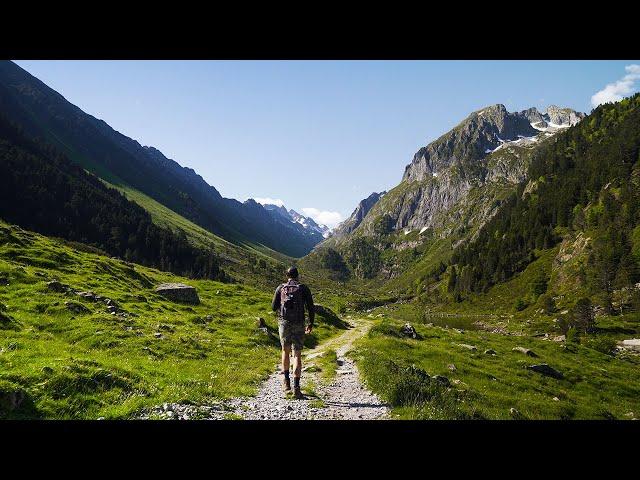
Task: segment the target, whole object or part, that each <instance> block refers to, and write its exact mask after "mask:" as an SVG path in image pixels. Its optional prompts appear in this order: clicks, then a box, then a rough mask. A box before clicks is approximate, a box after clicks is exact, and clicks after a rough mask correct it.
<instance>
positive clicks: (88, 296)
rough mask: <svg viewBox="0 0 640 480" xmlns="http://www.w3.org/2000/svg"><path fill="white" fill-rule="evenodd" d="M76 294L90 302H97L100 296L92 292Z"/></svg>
mask: <svg viewBox="0 0 640 480" xmlns="http://www.w3.org/2000/svg"><path fill="white" fill-rule="evenodd" d="M78 296H79V297H82V298H84V299H85V300H89V301H90V302H97V301H98V300H100V298H101V297H99V296H98V295H96V294H95V293H93V292H78Z"/></svg>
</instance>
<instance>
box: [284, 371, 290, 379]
mask: <svg viewBox="0 0 640 480" xmlns="http://www.w3.org/2000/svg"><path fill="white" fill-rule="evenodd" d="M284 378H285V380H287V381H289V370H285V371H284Z"/></svg>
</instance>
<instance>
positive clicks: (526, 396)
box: [0, 62, 640, 420]
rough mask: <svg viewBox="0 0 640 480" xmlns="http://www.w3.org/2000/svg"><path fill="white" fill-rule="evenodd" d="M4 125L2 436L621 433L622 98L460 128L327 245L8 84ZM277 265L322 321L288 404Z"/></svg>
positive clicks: (24, 82) (285, 214)
mask: <svg viewBox="0 0 640 480" xmlns="http://www.w3.org/2000/svg"><path fill="white" fill-rule="evenodd" d="M0 107H1V111H0V174H1V175H0V177H1V178H0V187H1V188H0V418H6V419H184V420H189V419H191V420H194V419H201V420H205V419H292V420H294V419H311V418H316V419H348V420H358V419H365V420H366V419H414V420H435V419H446V420H473V419H479V420H489V419H490V420H506V419H515V420H525V419H529V420H540V419H554V420H570V419H619V420H624V419H629V420H631V419H637V418H638V416H639V415H640V380H639V378H640V347H638V345H640V341H638V340H637V339H638V338H640V94H635V95H633V96H630V97H628V98H624V99H622V100H620V101H618V102H616V103H607V104H603V105H600V106H598V107H597V108H595V109H594V110H593V111H592V112H591V113H589V114H585V113H581V112H577V111H574V110H572V109H570V108H564V107H558V106H553V105H552V106H549V107H548V108H547V109H546V110H545V111H538V109H536V108H529V109H526V110H522V111H517V112H509V111H508V110H507V109H506V107H505V106H504V105H501V104H494V105H489V106H486V107H484V108H482V109H480V110H477V111H475V112H472V113H470V114H469V115H468V116H467V117H466V118H464V119H463V120H462V121H461V122H460V123H459V124H458V125H456V126H455V127H454V128H453V129H451V130H450V131H448V132H445V133H444V134H442V135H441V136H440V137H438V138H436V139H435V140H433V141H431V142H430V143H428V144H427V145H425V146H423V147H421V148H419V149H418V150H417V152H416V153H415V155H414V156H413V158H412V159H411V161H410V162H409V163H408V164H407V166H406V168H405V170H404V174H403V175H402V179H401V180H400V182H399V183H398V184H397V185H396V186H395V187H393V188H391V189H389V190H388V191H383V192H379V193H378V192H375V193H371V194H370V195H369V196H367V197H366V198H364V199H363V200H362V201H361V202H360V203H359V204H358V205H357V206H356V208H355V209H354V210H353V213H352V215H351V216H350V217H349V218H347V219H346V220H344V221H343V222H342V223H341V224H340V225H338V226H337V227H336V228H334V229H332V230H330V229H329V228H328V227H326V226H325V225H321V224H320V223H319V222H316V221H314V220H313V219H312V218H310V217H304V216H303V215H300V214H299V213H297V212H296V211H294V210H292V209H288V208H286V207H284V206H282V205H270V204H264V205H263V204H260V203H258V202H257V201H256V200H253V199H249V200H246V201H245V202H239V201H237V200H234V199H228V198H223V197H222V196H221V195H220V194H219V192H218V191H217V190H216V188H215V187H213V186H211V185H209V184H207V183H206V182H205V181H204V179H203V178H202V177H200V175H198V174H197V173H196V172H195V171H193V170H191V169H189V168H184V167H182V166H181V165H180V164H179V163H178V162H176V161H174V160H171V159H169V158H167V157H165V156H164V154H162V153H161V152H160V151H159V150H157V149H155V148H153V147H145V146H142V145H140V144H139V143H138V142H137V141H135V140H133V139H131V138H129V137H126V136H124V135H123V134H121V133H119V132H117V131H116V130H114V129H113V128H111V127H110V126H109V125H107V124H106V123H105V122H103V121H101V120H98V119H96V118H94V117H92V116H91V115H88V114H86V113H84V112H83V111H82V110H80V109H79V108H78V107H76V106H74V105H72V104H71V103H69V102H67V101H66V100H65V99H64V98H63V97H62V96H61V95H59V94H58V93H57V92H55V91H54V90H52V89H50V88H49V87H48V86H46V85H45V84H44V83H42V82H40V81H39V80H38V79H36V78H35V77H32V76H30V75H29V74H28V73H27V72H26V71H24V70H22V69H20V68H19V67H18V66H17V65H15V64H13V63H12V62H2V63H1V64H0ZM398 173H402V172H398ZM301 211H302V210H301ZM304 211H306V210H304ZM289 265H296V266H297V267H298V268H299V269H300V272H301V275H302V281H303V282H304V283H306V284H307V285H309V287H310V288H311V291H312V292H313V295H314V299H315V302H316V304H317V308H316V313H317V315H316V328H315V329H314V330H313V333H312V334H311V335H308V336H306V338H305V360H304V366H305V370H304V373H303V377H302V378H303V381H302V384H303V386H302V390H303V392H304V393H305V394H306V396H307V398H306V399H305V400H293V399H291V398H288V397H285V396H283V395H282V392H280V391H279V380H280V374H279V372H278V370H277V369H276V370H275V371H274V366H276V363H277V362H278V358H279V352H280V344H279V339H278V330H277V320H276V317H275V315H274V313H273V312H271V310H270V302H271V296H272V295H273V290H274V289H275V287H276V286H277V285H278V284H279V283H281V282H282V281H283V280H284V278H283V275H284V271H285V269H286V268H287V267H288V266H289ZM165 283H179V284H186V285H188V286H191V287H194V288H195V291H196V292H197V296H198V299H199V300H198V302H195V303H185V302H180V301H176V300H175V299H173V300H172V299H171V298H168V297H166V296H163V295H161V293H159V292H157V291H156V288H157V287H158V286H159V285H161V284H165ZM276 368H277V367H276Z"/></svg>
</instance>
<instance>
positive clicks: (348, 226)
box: [332, 192, 387, 237]
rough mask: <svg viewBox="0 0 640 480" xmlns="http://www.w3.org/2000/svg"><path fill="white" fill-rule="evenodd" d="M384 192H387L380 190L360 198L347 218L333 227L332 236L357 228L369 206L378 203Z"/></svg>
mask: <svg viewBox="0 0 640 480" xmlns="http://www.w3.org/2000/svg"><path fill="white" fill-rule="evenodd" d="M385 193H387V192H380V193H376V192H373V193H372V194H371V195H369V196H368V197H367V198H365V199H363V200H361V201H360V203H358V206H357V207H356V208H355V210H354V211H353V213H352V214H351V215H350V216H349V218H347V219H346V220H345V221H344V222H342V223H341V224H340V225H338V226H337V227H336V228H335V230H334V231H333V234H332V236H333V237H341V236H344V235H348V234H349V233H351V232H353V231H354V230H355V229H356V228H358V225H360V223H362V220H364V217H365V216H366V215H367V213H369V211H370V210H371V208H372V207H373V206H374V205H375V204H376V203H378V200H380V198H382V197H383V196H384V194H385Z"/></svg>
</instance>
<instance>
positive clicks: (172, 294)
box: [156, 283, 200, 305]
mask: <svg viewBox="0 0 640 480" xmlns="http://www.w3.org/2000/svg"><path fill="white" fill-rule="evenodd" d="M156 293H159V294H160V295H162V296H163V297H166V298H168V299H169V300H173V301H175V302H183V303H191V304H194V305H197V304H199V303H200V298H199V297H198V292H196V289H195V288H194V287H191V286H189V285H185V284H184V283H163V284H162V285H158V287H156Z"/></svg>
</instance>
